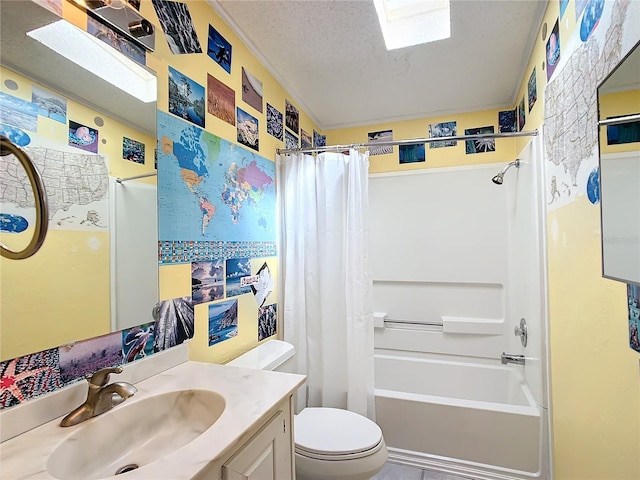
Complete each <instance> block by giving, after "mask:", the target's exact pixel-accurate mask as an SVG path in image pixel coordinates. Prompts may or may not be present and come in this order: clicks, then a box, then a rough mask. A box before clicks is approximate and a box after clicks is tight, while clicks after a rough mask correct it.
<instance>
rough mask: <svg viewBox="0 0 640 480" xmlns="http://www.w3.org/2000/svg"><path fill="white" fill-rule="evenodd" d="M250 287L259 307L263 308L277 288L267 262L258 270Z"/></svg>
mask: <svg viewBox="0 0 640 480" xmlns="http://www.w3.org/2000/svg"><path fill="white" fill-rule="evenodd" d="M250 286H251V291H252V292H253V296H254V298H255V299H256V302H257V303H258V307H262V306H263V305H264V304H265V302H266V301H267V298H269V295H271V292H273V289H274V287H275V282H274V280H273V277H272V276H271V270H269V266H268V265H267V262H264V263H263V264H262V266H261V267H260V268H259V269H258V271H257V272H256V274H255V275H254V278H253V279H252V281H251V283H250Z"/></svg>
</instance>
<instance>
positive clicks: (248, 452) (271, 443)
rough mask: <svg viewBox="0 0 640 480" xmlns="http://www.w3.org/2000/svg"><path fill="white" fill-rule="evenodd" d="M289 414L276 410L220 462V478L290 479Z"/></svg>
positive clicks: (236, 479) (228, 479)
mask: <svg viewBox="0 0 640 480" xmlns="http://www.w3.org/2000/svg"><path fill="white" fill-rule="evenodd" d="M288 424H289V416H288V415H285V412H283V411H282V410H280V411H278V413H276V414H275V415H274V416H273V417H271V419H270V420H269V421H268V422H267V423H266V424H265V425H264V426H263V427H262V428H261V429H260V430H259V431H258V433H256V434H255V435H254V436H253V437H252V438H251V440H249V442H247V444H246V445H244V446H243V447H242V448H241V449H240V450H239V451H238V452H237V453H236V454H235V455H234V456H233V457H231V458H230V459H229V461H228V462H226V463H225V464H224V465H223V466H222V478H223V480H292V463H291V462H292V458H291V455H292V446H291V435H290V432H289V426H288Z"/></svg>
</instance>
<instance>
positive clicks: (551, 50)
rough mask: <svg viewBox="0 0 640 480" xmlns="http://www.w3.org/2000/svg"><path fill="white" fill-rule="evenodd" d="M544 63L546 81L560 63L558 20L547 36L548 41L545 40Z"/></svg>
mask: <svg viewBox="0 0 640 480" xmlns="http://www.w3.org/2000/svg"><path fill="white" fill-rule="evenodd" d="M546 61H547V81H548V80H549V79H550V78H551V75H553V72H554V70H555V69H556V67H557V66H558V63H560V26H559V24H558V20H556V24H555V25H554V26H553V30H551V33H550V34H549V40H547V47H546Z"/></svg>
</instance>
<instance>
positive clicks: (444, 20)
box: [373, 0, 451, 50]
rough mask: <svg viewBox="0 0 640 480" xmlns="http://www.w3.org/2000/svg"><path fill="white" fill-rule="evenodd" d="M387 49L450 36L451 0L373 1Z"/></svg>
mask: <svg viewBox="0 0 640 480" xmlns="http://www.w3.org/2000/svg"><path fill="white" fill-rule="evenodd" d="M373 3H374V5H375V7H376V12H377V14H378V21H379V22H380V27H381V28H382V35H383V36H384V42H385V44H386V46H387V50H395V49H398V48H404V47H410V46H412V45H419V44H422V43H429V42H435V41H436V40H443V39H445V38H449V37H450V36H451V11H450V7H449V0H373Z"/></svg>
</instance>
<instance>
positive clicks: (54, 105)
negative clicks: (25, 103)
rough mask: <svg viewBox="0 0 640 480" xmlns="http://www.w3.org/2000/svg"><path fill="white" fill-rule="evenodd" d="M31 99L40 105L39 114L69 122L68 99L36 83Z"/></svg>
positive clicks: (61, 121)
mask: <svg viewBox="0 0 640 480" xmlns="http://www.w3.org/2000/svg"><path fill="white" fill-rule="evenodd" d="M31 101H32V102H33V103H35V104H36V105H37V106H38V115H40V116H41V117H46V118H50V119H51V120H54V121H56V122H59V123H64V124H66V123H67V99H66V98H64V97H61V96H59V95H56V94H55V93H53V92H50V91H48V90H44V89H42V88H39V87H38V86H36V85H34V86H33V88H32V89H31Z"/></svg>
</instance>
